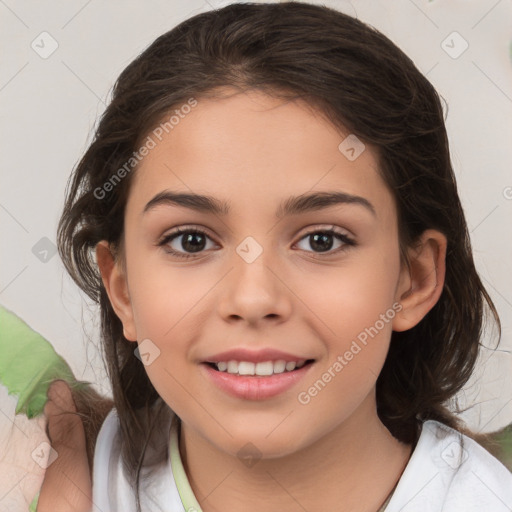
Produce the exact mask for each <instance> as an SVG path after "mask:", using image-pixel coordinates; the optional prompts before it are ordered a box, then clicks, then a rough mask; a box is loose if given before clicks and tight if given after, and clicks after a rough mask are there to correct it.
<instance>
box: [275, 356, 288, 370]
mask: <svg viewBox="0 0 512 512" xmlns="http://www.w3.org/2000/svg"><path fill="white" fill-rule="evenodd" d="M285 368H286V361H283V360H282V359H280V360H279V361H275V362H274V373H283V372H284V369H285Z"/></svg>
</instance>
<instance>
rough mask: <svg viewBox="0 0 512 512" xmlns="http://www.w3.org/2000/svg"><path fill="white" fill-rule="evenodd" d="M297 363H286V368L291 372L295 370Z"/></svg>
mask: <svg viewBox="0 0 512 512" xmlns="http://www.w3.org/2000/svg"><path fill="white" fill-rule="evenodd" d="M295 364H296V363H295V362H294V361H290V362H289V363H286V366H285V368H286V369H287V370H288V371H289V372H291V371H292V370H295Z"/></svg>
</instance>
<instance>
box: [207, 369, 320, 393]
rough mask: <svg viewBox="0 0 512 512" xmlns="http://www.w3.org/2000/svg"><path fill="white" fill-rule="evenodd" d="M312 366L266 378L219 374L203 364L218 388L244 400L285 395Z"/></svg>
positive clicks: (226, 373)
mask: <svg viewBox="0 0 512 512" xmlns="http://www.w3.org/2000/svg"><path fill="white" fill-rule="evenodd" d="M311 366H313V363H309V364H306V365H304V366H303V367H302V368H299V369H298V370H293V371H291V372H284V373H279V374H277V375H269V376H267V377H264V376H258V375H255V376H250V375H249V376H246V375H242V376H241V375H237V374H233V373H228V372H219V371H217V370H214V369H213V368H212V367H211V366H209V365H208V364H205V363H203V364H201V367H202V368H203V371H205V372H206V374H207V375H208V378H210V379H211V380H212V382H213V383H214V384H215V385H216V386H217V387H219V388H220V389H221V390H223V391H225V392H226V393H228V394H229V395H231V396H234V397H236V398H242V399H244V400H265V399H267V398H272V397H274V396H277V395H279V394H281V393H284V392H285V391H287V390H288V389H290V388H292V387H293V386H294V385H295V384H297V383H298V382H299V381H300V380H301V379H302V378H303V377H304V376H305V375H306V373H307V372H308V371H309V369H310V368H311Z"/></svg>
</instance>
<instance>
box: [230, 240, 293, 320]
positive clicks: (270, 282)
mask: <svg viewBox="0 0 512 512" xmlns="http://www.w3.org/2000/svg"><path fill="white" fill-rule="evenodd" d="M265 240H266V241H267V242H268V241H269V240H270V237H266V238H265ZM263 243H264V240H262V243H260V242H259V241H258V240H256V238H255V237H253V236H250V235H249V236H247V237H245V238H244V239H243V240H242V241H241V242H240V243H239V244H238V245H237V246H236V247H235V252H236V254H235V255H234V258H233V260H232V261H233V266H234V268H233V269H232V275H231V277H230V278H229V281H228V283H229V284H228V289H227V293H225V294H223V298H222V299H221V305H220V311H221V313H222V314H223V315H235V316H239V317H243V318H245V319H247V320H250V321H256V320H258V319H261V318H263V317H265V316H268V315H272V316H274V315H278V316H283V315H286V314H287V313H288V312H289V309H290V304H289V297H287V295H288V294H287V293H286V290H287V288H286V286H284V285H283V284H282V282H281V279H279V277H278V274H279V268H280V266H279V264H278V258H277V257H274V256H275V255H273V254H271V252H272V250H271V249H268V248H267V247H266V246H267V245H268V244H267V243H266V244H265V246H264V245H263Z"/></svg>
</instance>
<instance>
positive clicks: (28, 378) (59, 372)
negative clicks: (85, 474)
mask: <svg viewBox="0 0 512 512" xmlns="http://www.w3.org/2000/svg"><path fill="white" fill-rule="evenodd" d="M59 379H61V380H65V381H66V382H68V383H69V384H71V385H72V386H73V389H82V388H84V387H86V386H87V385H88V384H90V383H89V382H83V381H77V380H76V379H75V376H74V375H73V372H72V371H71V368H70V367H69V365H68V364H67V363H66V361H65V360H64V359H63V358H62V357H61V356H59V355H58V354H57V353H56V352H55V350H54V349H53V346H52V345H51V343H50V342H49V341H48V340H46V339H45V338H44V337H43V336H41V335H40V334H39V333H38V332H36V331H34V330H33V329H31V328H30V327H29V326H28V325H27V324H26V323H25V322H24V321H23V320H22V319H21V318H19V317H18V316H16V315H15V314H14V313H12V312H11V311H9V310H8V309H6V308H4V307H3V306H0V383H1V384H3V385H4V386H5V387H6V388H7V392H8V393H9V395H15V396H17V397H18V401H17V404H16V410H15V414H25V415H26V416H27V417H28V418H29V419H32V418H35V417H37V416H39V415H41V414H43V411H44V406H45V404H46V400H47V396H46V393H47V391H48V388H49V386H50V384H51V383H52V382H53V381H54V380H59ZM38 499H39V492H38V493H37V494H36V496H35V497H34V499H33V500H32V503H31V504H30V507H29V512H35V511H36V507H37V502H38Z"/></svg>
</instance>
